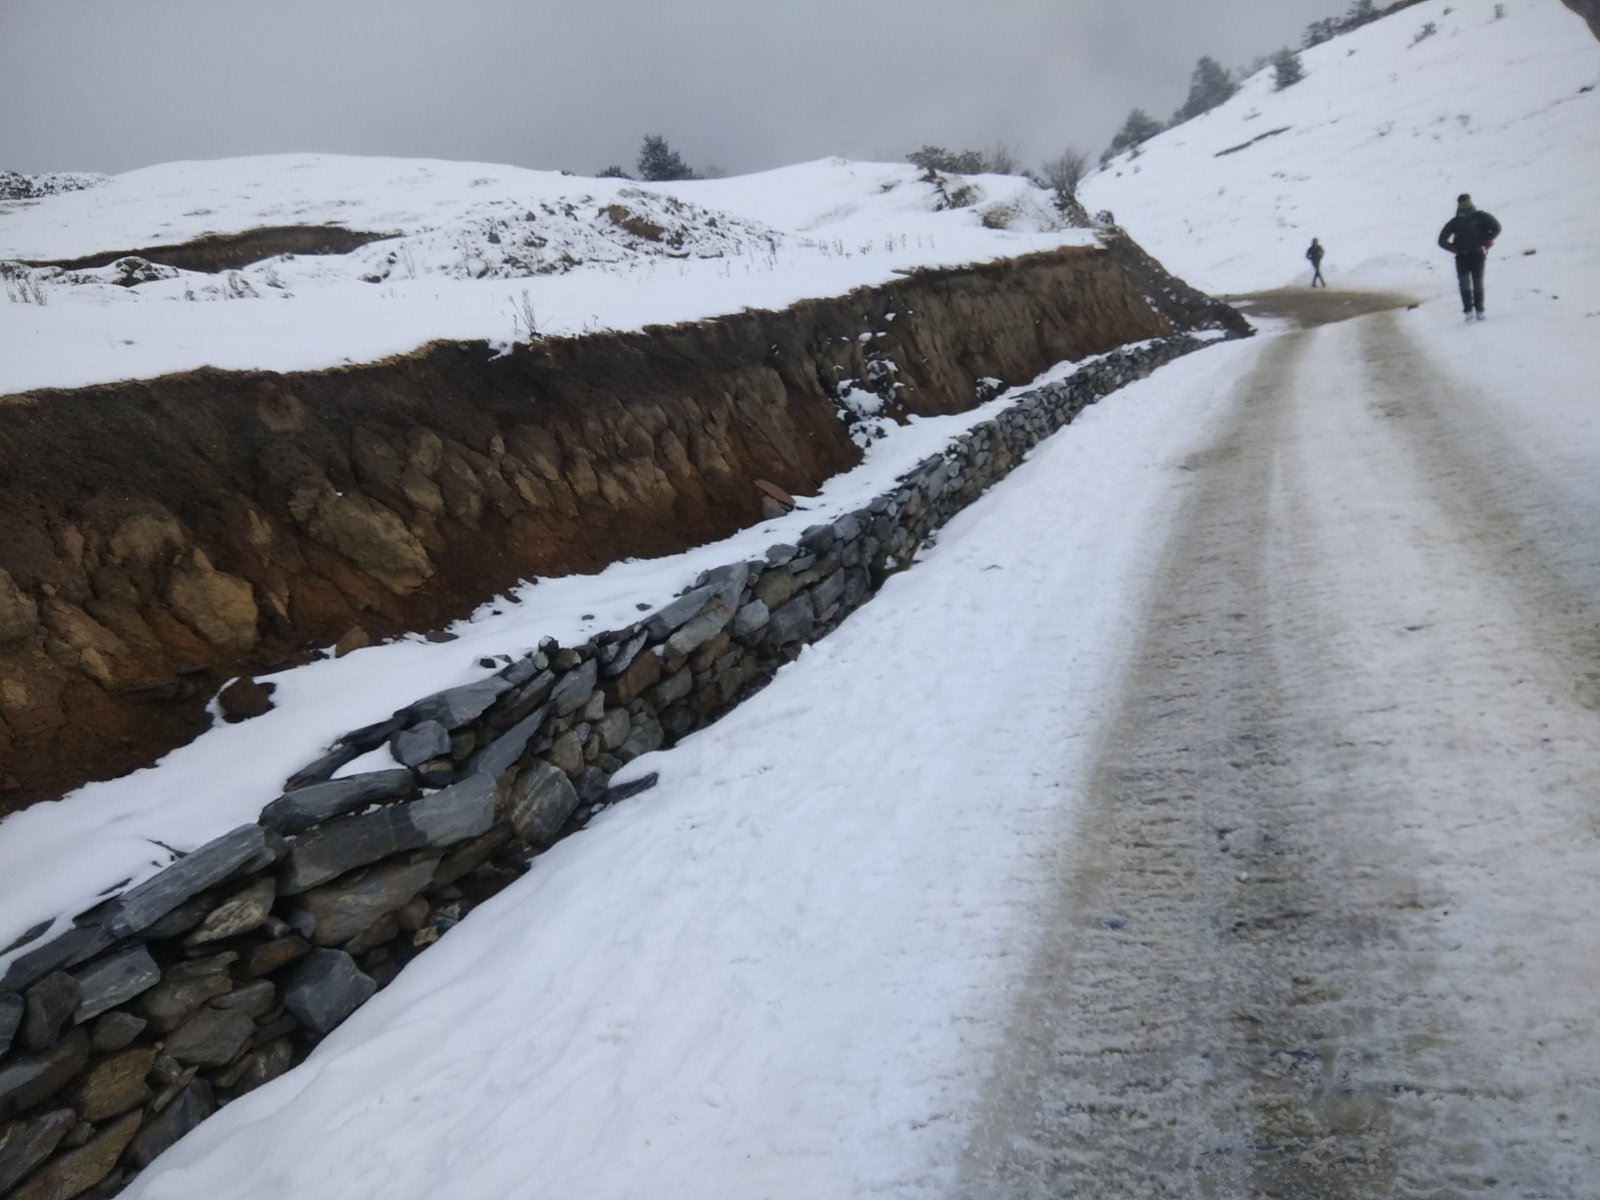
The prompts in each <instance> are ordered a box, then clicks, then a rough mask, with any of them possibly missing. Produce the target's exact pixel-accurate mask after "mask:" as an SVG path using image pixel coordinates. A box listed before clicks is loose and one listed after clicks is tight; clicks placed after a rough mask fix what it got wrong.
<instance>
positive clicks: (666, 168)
mask: <svg viewBox="0 0 1600 1200" xmlns="http://www.w3.org/2000/svg"><path fill="white" fill-rule="evenodd" d="M638 167H639V178H640V179H647V180H649V181H650V182H652V183H660V182H663V181H665V180H668V179H695V178H697V176H696V175H695V173H694V169H693V168H692V167H690V166H689V164H688V163H686V162H684V161H683V159H682V158H680V157H678V152H677V151H676V150H674V149H673V148H672V147H671V146H669V145H667V139H666V138H664V137H661V136H660V135H659V134H654V133H647V134H645V135H644V144H643V145H642V146H640V147H639V163H638Z"/></svg>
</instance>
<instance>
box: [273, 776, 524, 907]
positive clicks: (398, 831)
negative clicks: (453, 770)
mask: <svg viewBox="0 0 1600 1200" xmlns="http://www.w3.org/2000/svg"><path fill="white" fill-rule="evenodd" d="M494 787H495V781H494V780H493V779H492V778H490V777H489V776H487V775H485V774H483V773H481V772H480V773H477V774H474V775H471V776H469V777H468V778H466V779H464V780H462V781H461V782H460V783H456V784H452V785H451V786H450V787H447V788H444V789H442V790H440V791H438V792H435V793H434V794H433V795H431V796H424V797H423V798H422V799H420V800H411V801H408V802H405V803H401V804H391V805H388V806H386V807H384V808H381V809H379V810H378V811H376V812H371V813H363V814H361V815H360V816H355V817H344V818H341V819H339V820H337V821H332V822H330V823H328V824H327V825H322V826H319V827H318V828H316V829H314V830H312V831H311V832H310V833H307V834H304V835H302V836H301V837H300V838H299V839H298V840H297V841H296V842H295V843H294V846H293V847H292V848H291V849H290V851H289V856H288V858H287V860H286V861H285V864H284V869H283V873H282V875H281V876H280V878H279V882H278V890H279V892H280V893H281V894H283V895H286V896H293V895H296V894H298V893H300V892H304V891H308V890H309V889H311V888H314V887H316V886H317V885H318V884H319V883H327V882H328V881H329V880H330V879H335V878H337V877H338V876H340V875H343V874H344V873H345V872H347V871H353V870H355V869H356V868H357V867H364V866H367V865H368V864H370V863H375V862H377V861H378V860H379V859H382V858H388V857H390V856H392V855H395V854H399V853H402V852H404V851H406V850H421V849H423V848H424V847H426V846H445V845H449V844H450V843H452V842H459V841H465V840H466V839H467V838H471V837H477V836H478V835H479V834H480V833H483V832H485V831H487V830H488V828H489V826H490V825H492V824H493V823H494Z"/></svg>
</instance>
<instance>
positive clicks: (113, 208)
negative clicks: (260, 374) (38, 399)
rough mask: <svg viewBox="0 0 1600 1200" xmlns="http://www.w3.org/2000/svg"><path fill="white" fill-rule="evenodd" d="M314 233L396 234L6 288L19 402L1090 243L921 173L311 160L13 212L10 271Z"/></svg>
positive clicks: (545, 328)
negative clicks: (126, 382)
mask: <svg viewBox="0 0 1600 1200" xmlns="http://www.w3.org/2000/svg"><path fill="white" fill-rule="evenodd" d="M304 225H313V226H315V225H334V226H339V227H341V228H344V229H350V230H356V231H361V232H364V233H383V234H394V235H395V236H393V237H386V238H384V239H383V240H380V241H375V242H370V243H368V244H367V245H365V246H362V247H360V248H359V249H357V250H354V251H351V252H350V253H348V254H341V255H297V256H295V255H276V256H274V257H272V258H269V259H266V260H264V261H262V262H259V263H256V264H254V265H252V266H249V267H245V268H242V269H240V270H236V271H227V272H221V273H217V274H207V273H203V272H198V271H177V270H175V269H173V268H170V267H161V268H157V269H155V270H154V271H153V272H152V271H149V270H148V269H147V268H141V270H144V272H145V274H153V275H154V276H156V277H155V278H152V279H151V280H150V281H149V282H146V283H141V284H139V285H138V286H136V287H122V286H120V285H119V284H117V283H116V282H113V281H114V280H116V279H118V278H121V277H124V275H125V273H124V272H123V271H122V270H121V269H119V268H118V267H117V266H106V267H98V268H95V269H93V270H87V269H85V270H73V271H62V270H60V269H58V268H53V267H52V268H35V269H33V270H31V271H28V272H26V273H25V274H19V275H17V276H16V277H15V278H12V279H8V280H7V281H6V284H5V288H6V291H7V292H8V293H9V295H10V296H11V299H12V300H13V303H11V304H3V305H0V395H5V394H7V393H12V392H20V391H26V390H28V389H31V388H41V387H79V386H83V385H86V384H92V383H101V382H105V381H107V380H115V379H127V378H141V377H148V376H154V375H161V374H166V373H169V372H173V371H182V370H188V369H190V368H193V367H199V366H213V367H222V368H229V369H237V370H244V369H250V368H261V369H266V370H277V371H291V370H303V369H316V368H320V367H330V366H338V365H340V364H342V363H347V362H368V361H373V360H376V359H380V358H384V357H387V356H389V355H392V354H403V353H406V352H408V351H410V350H413V349H415V348H417V347H418V346H421V345H424V344H426V343H427V342H430V341H435V340H445V341H452V340H454V341H468V340H484V341H488V342H490V343H491V344H493V345H497V346H503V345H505V344H507V343H509V342H510V341H512V340H514V339H518V338H526V337H527V336H528V333H529V329H528V315H529V312H530V311H531V314H532V317H533V321H534V324H535V327H536V329H537V332H538V333H539V334H541V335H545V336H566V335H574V334H581V333H587V332H593V331H596V330H602V329H622V330H633V329H641V328H643V327H644V326H647V325H654V324H673V323H676V322H679V321H693V320H698V319H701V318H704V317H713V316H720V315H722V314H725V313H730V312H739V311H741V310H743V309H745V308H768V309H780V308H785V307H787V306H788V305H790V304H793V303H794V302H796V301H797V300H802V299H805V298H808V297H812V296H837V295H842V294H844V293H845V292H848V291H850V290H851V289H852V288H856V287H862V286H866V285H870V284H878V283H883V282H885V281H886V280H889V279H892V278H893V277H894V275H895V273H896V272H904V271H909V270H914V269H916V268H918V267H930V266H954V265H960V264H962V263H970V262H982V261H987V260H990V259H996V258H1004V257H1008V256H1014V255H1018V254H1027V253H1031V252H1034V251H1039V250H1048V249H1053V248H1055V247H1058V246H1062V245H1082V244H1085V243H1088V242H1092V241H1093V235H1092V234H1091V233H1090V232H1088V231H1086V230H1083V229H1074V228H1069V227H1066V226H1065V225H1064V223H1063V221H1062V220H1061V218H1060V216H1059V215H1058V214H1057V213H1056V211H1055V209H1054V206H1053V205H1052V203H1051V200H1050V194H1049V193H1048V192H1046V191H1043V190H1041V189H1040V188H1037V187H1035V186H1033V185H1032V184H1030V183H1028V182H1027V181H1026V180H1024V179H1020V178H1017V177H1015V176H1004V175H985V176H971V177H966V176H962V177H953V178H951V179H949V180H948V182H945V183H938V184H935V183H930V182H927V181H925V180H923V179H922V178H921V172H919V171H918V170H917V168H915V167H912V166H910V165H908V164H906V163H855V162H846V161H844V160H842V159H829V160H823V161H819V162H814V163H805V164H801V165H798V166H793V167H785V168H782V169H779V170H775V171H768V172H764V173H762V174H760V175H752V176H744V177H739V178H734V179H721V180H695V181H688V182H680V183H655V184H642V183H634V182H631V181H629V180H622V179H585V178H580V177H577V176H569V175H562V174H560V173H559V172H555V171H529V170H524V169H522V168H519V167H506V166H494V165H489V164H484V163H457V162H441V161H428V160H414V159H385V158H353V157H342V156H333V155H318V154H297V155H276V156H272V157H262V158H241V159H230V160H225V161H220V162H198V163H167V164H165V165H162V166H156V167H147V168H145V169H143V170H138V171H128V172H126V173H124V174H121V175H116V176H112V177H111V178H110V179H108V180H107V181H106V182H105V183H103V184H101V185H100V186H98V187H94V188H89V189H86V190H82V191H73V192H66V193H62V194H60V195H55V196H50V197H47V198H45V199H43V200H38V201H25V202H10V203H5V202H0V261H3V260H7V259H11V260H25V261H30V262H38V261H66V262H70V261H75V260H77V259H81V258H86V257H88V256H90V255H97V254H104V253H111V252H117V251H132V250H135V249H142V248H148V247H152V246H160V245H167V246H170V245H177V244H183V243H187V242H189V241H192V240H194V239H197V238H202V237H206V236H211V235H219V234H237V233H242V232H245V231H248V230H253V229H260V228H272V227H283V226H304ZM140 277H143V276H140ZM40 300H42V301H43V303H38V302H37V301H40Z"/></svg>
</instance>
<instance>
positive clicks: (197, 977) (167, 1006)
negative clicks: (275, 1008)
mask: <svg viewBox="0 0 1600 1200" xmlns="http://www.w3.org/2000/svg"><path fill="white" fill-rule="evenodd" d="M238 958H239V956H238V955H237V954H236V953H234V952H233V951H231V950H229V951H225V952H224V953H222V954H212V955H209V956H207V957H205V958H196V959H191V960H190V961H188V962H181V963H175V964H173V965H172V966H170V967H168V968H167V970H166V973H165V974H164V975H163V976H162V977H161V982H160V983H158V984H156V985H155V987H153V988H150V989H149V990H148V991H146V992H145V993H144V995H142V996H140V997H139V1003H138V1006H137V1007H138V1009H139V1012H140V1013H141V1014H142V1015H143V1016H146V1017H148V1018H149V1019H150V1024H151V1027H152V1028H154V1030H155V1031H156V1032H157V1033H167V1032H170V1031H171V1030H173V1029H176V1028H177V1027H178V1026H179V1025H181V1024H182V1023H183V1022H184V1020H185V1019H186V1018H187V1017H188V1016H189V1014H190V1013H192V1012H194V1011H195V1010H196V1009H197V1008H199V1007H200V1006H201V1005H202V1004H204V1003H205V1002H206V1001H207V1000H210V999H212V998H213V997H216V996H223V995H226V994H227V993H228V992H230V991H232V990H233V979H232V977H231V976H230V975H229V973H228V969H229V968H230V967H232V966H233V964H234V963H235V962H236V961H238Z"/></svg>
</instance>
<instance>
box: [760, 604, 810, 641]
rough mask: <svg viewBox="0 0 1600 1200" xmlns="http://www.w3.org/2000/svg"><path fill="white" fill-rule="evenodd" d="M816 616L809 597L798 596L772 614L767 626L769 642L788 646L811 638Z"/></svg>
mask: <svg viewBox="0 0 1600 1200" xmlns="http://www.w3.org/2000/svg"><path fill="white" fill-rule="evenodd" d="M815 624H816V616H815V614H814V613H813V611H812V608H811V600H810V598H809V597H808V596H804V595H800V596H796V597H795V598H794V599H793V600H791V601H789V603H787V604H785V605H784V606H783V607H782V608H780V609H778V610H777V611H776V612H775V613H773V614H772V619H771V621H770V622H768V624H767V640H768V641H769V642H770V643H771V644H772V645H774V646H787V645H789V644H790V643H791V642H802V641H804V640H805V639H806V638H808V637H810V636H811V631H812V628H813V627H814V626H815Z"/></svg>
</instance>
